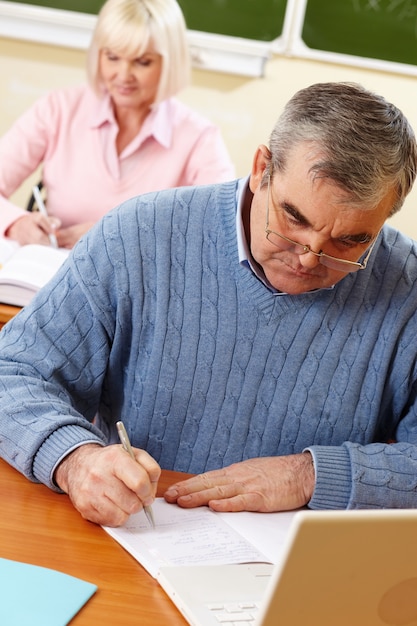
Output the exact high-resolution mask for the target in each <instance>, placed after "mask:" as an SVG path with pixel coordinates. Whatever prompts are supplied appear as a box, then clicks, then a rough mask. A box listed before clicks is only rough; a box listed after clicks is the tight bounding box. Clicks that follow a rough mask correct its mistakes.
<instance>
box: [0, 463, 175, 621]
mask: <svg viewBox="0 0 417 626" xmlns="http://www.w3.org/2000/svg"><path fill="white" fill-rule="evenodd" d="M180 477H181V478H183V477H184V475H183V474H178V473H175V472H163V474H162V478H161V481H160V487H159V490H160V492H159V495H161V494H162V492H163V491H164V489H165V488H166V487H167V486H168V485H169V484H172V483H173V482H175V481H176V480H178V479H179V478H180ZM0 497H1V508H2V511H1V516H0V557H3V558H6V559H12V560H15V561H22V562H25V563H32V564H33V565H40V566H43V567H50V568H52V569H56V570H59V571H62V572H65V573H67V574H71V575H72V576H77V577H78V578H82V579H84V580H87V581H89V582H92V583H95V584H96V585H97V586H98V589H97V592H96V593H95V594H94V596H93V597H92V598H91V599H90V600H89V601H88V602H87V604H86V605H85V606H84V607H83V608H82V609H81V611H80V612H79V613H78V614H77V615H76V616H75V617H74V619H73V620H72V621H71V626H92V624H100V626H115V624H117V626H129V625H133V624H134V625H135V626H137V625H138V624H140V625H141V626H167V624H169V625H170V626H184V624H186V622H185V620H184V618H183V617H182V616H181V614H180V613H179V612H178V611H177V609H176V608H175V607H174V605H173V604H172V603H171V601H170V600H169V599H168V597H167V596H166V595H165V593H164V592H163V591H162V589H161V587H160V586H159V584H158V583H157V582H156V580H154V579H153V578H152V577H151V576H149V574H148V573H147V572H146V571H145V570H144V569H143V568H142V567H141V565H139V563H138V562H137V561H136V560H135V559H134V558H133V557H132V556H131V555H130V554H128V553H127V552H126V551H125V550H124V549H123V548H122V547H121V546H120V545H119V544H118V543H117V542H116V541H115V540H114V539H112V538H111V537H110V535H108V534H107V533H106V532H105V531H104V530H103V529H102V528H101V527H100V526H97V525H95V524H92V523H91V522H87V521H85V520H84V519H83V518H82V517H81V516H80V514H79V513H78V512H77V511H76V510H75V509H74V508H73V506H72V504H71V502H70V500H69V498H68V496H66V495H62V494H57V493H54V492H52V491H50V490H49V489H48V488H47V487H45V486H44V485H38V484H34V483H31V482H30V481H28V480H27V479H26V478H25V477H23V476H22V475H21V474H19V473H18V472H17V471H16V470H14V469H13V468H12V467H10V466H9V465H7V463H5V462H4V461H3V460H1V459H0Z"/></svg>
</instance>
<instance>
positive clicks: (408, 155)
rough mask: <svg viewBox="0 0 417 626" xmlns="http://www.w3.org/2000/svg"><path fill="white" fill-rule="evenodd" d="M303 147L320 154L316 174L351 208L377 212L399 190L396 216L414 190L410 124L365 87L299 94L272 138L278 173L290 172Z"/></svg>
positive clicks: (321, 86) (337, 86) (323, 86)
mask: <svg viewBox="0 0 417 626" xmlns="http://www.w3.org/2000/svg"><path fill="white" fill-rule="evenodd" d="M301 142H304V143H306V142H309V143H311V144H312V148H313V149H314V150H315V151H316V152H317V155H318V158H317V160H316V162H315V163H314V165H313V167H312V168H311V171H312V174H313V175H314V176H315V177H317V176H319V177H327V178H330V179H331V180H333V181H334V182H335V183H336V184H337V185H338V186H339V187H341V188H342V189H344V190H345V191H347V192H348V194H349V198H350V199H349V201H348V202H349V203H352V204H357V205H358V206H361V208H373V207H375V206H376V205H377V204H378V203H379V202H380V201H381V199H382V197H383V196H384V195H385V194H386V193H387V192H388V191H390V190H392V189H394V190H395V191H396V201H395V202H394V204H393V207H392V210H391V213H390V214H391V215H393V214H394V213H395V212H396V211H398V210H399V209H400V208H401V206H402V205H403V202H404V200H405V198H406V196H407V194H408V193H409V192H410V191H411V188H412V186H413V183H414V179H415V176H416V171H417V146H416V139H415V135H414V132H413V130H412V128H411V126H410V123H409V122H408V120H407V119H406V117H405V116H404V114H403V113H402V112H401V111H400V110H399V109H397V108H396V107H395V106H394V105H393V104H391V103H390V102H387V101H386V100H385V99H384V98H383V97H382V96H379V95H376V94H374V93H371V92H370V91H367V90H366V89H365V88H363V87H362V86H360V85H357V84H354V83H318V84H315V85H311V86H310V87H307V88H305V89H301V90H300V91H298V92H297V93H296V94H295V95H294V96H293V97H292V98H291V100H289V102H288V103H287V105H286V106H285V108H284V111H283V113H282V115H281V116H280V117H279V119H278V121H277V123H276V125H275V127H274V129H273V131H272V133H271V137H270V143H269V149H270V151H271V163H270V166H271V168H272V170H274V169H275V170H280V171H283V170H285V168H286V164H287V157H288V155H289V153H290V151H291V148H293V147H294V146H295V145H297V144H299V143H301Z"/></svg>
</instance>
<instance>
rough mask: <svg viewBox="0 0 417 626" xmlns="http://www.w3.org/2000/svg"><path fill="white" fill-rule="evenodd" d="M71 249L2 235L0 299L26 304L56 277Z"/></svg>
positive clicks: (0, 247)
mask: <svg viewBox="0 0 417 626" xmlns="http://www.w3.org/2000/svg"><path fill="white" fill-rule="evenodd" d="M68 255H69V250H66V249H63V248H59V249H57V248H53V247H52V246H42V245H40V244H28V245H26V246H18V245H17V244H16V242H12V241H8V240H7V239H4V238H0V302H3V303H4V304H11V305H14V306H26V305H27V304H29V302H30V301H31V299H32V298H33V296H34V295H35V293H36V292H38V291H39V289H41V288H42V287H43V286H44V285H46V283H47V282H48V281H49V280H50V279H51V278H52V277H53V275H54V274H55V273H56V272H57V271H58V269H59V268H60V267H61V265H62V264H63V262H64V261H65V259H66V258H67V257H68Z"/></svg>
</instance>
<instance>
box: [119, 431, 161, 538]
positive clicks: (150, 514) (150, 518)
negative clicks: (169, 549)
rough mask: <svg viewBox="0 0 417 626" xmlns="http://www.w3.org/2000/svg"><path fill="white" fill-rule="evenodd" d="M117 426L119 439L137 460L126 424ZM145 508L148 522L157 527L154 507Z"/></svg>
mask: <svg viewBox="0 0 417 626" xmlns="http://www.w3.org/2000/svg"><path fill="white" fill-rule="evenodd" d="M116 426H117V432H118V433H119V439H120V442H121V444H122V446H123V448H124V449H125V450H126V452H127V453H128V454H130V456H131V457H132V459H133V460H134V461H136V459H135V455H134V454H133V450H132V446H131V445H130V441H129V437H128V434H127V432H126V428H125V425H124V424H123V422H117V423H116ZM143 510H144V511H145V515H146V517H147V519H148V522H149V523H150V525H151V526H152V528H155V520H154V516H153V511H152V507H150V506H144V507H143Z"/></svg>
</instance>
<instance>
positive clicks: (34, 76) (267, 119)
mask: <svg viewBox="0 0 417 626" xmlns="http://www.w3.org/2000/svg"><path fill="white" fill-rule="evenodd" d="M84 56H85V55H84V53H83V52H80V51H76V50H67V49H65V48H56V47H52V46H47V45H39V44H32V43H28V42H21V41H15V40H7V39H2V38H0V94H1V97H0V135H1V134H2V133H3V132H4V131H5V130H6V129H7V128H8V127H9V125H10V124H11V123H12V122H13V120H14V119H15V118H16V117H17V116H18V115H19V114H20V113H22V112H23V111H24V110H25V109H26V108H27V107H28V106H29V105H30V104H31V103H32V102H33V101H34V100H35V98H37V97H38V96H39V95H41V94H42V93H44V92H45V91H47V90H49V89H52V88H55V87H60V86H64V85H69V84H76V83H79V82H82V81H84V78H85V73H84ZM333 80H335V81H339V80H347V81H356V82H360V83H362V84H363V85H364V86H366V87H368V88H370V89H372V90H374V91H377V92H378V93H381V94H382V95H384V96H385V97H386V98H388V99H389V100H392V101H393V102H394V103H395V104H396V105H397V106H399V107H400V108H401V109H402V110H403V111H404V113H405V114H406V115H407V116H408V118H409V119H410V121H411V123H412V125H413V126H414V128H415V129H416V131H417V105H416V104H415V103H416V102H417V78H415V77H409V76H404V75H397V74H390V73H383V72H377V71H371V70H366V69H362V68H355V67H350V66H342V65H336V64H335V65H333V64H330V63H321V62H316V61H308V60H301V59H294V58H283V57H278V56H277V57H274V58H272V59H271V60H269V61H268V62H267V64H266V71H265V76H264V77H263V78H256V79H250V78H241V77H238V76H232V75H225V74H217V73H213V72H208V71H203V70H195V71H194V72H193V81H192V86H191V87H189V88H188V89H187V90H185V91H184V92H183V93H182V94H181V99H182V100H183V101H184V102H186V103H188V104H189V105H190V106H192V107H194V108H195V109H197V110H199V111H201V112H202V113H203V114H205V115H206V116H207V117H209V118H211V119H212V120H213V121H214V122H216V123H217V124H218V125H219V126H220V127H221V129H222V131H223V136H224V138H225V141H226V143H227V145H228V148H229V151H230V153H231V155H232V158H233V160H234V162H235V165H236V170H237V174H238V175H239V176H243V175H245V174H247V173H248V172H249V169H250V167H251V162H252V155H253V153H254V151H255V149H256V147H257V145H258V144H259V143H267V141H268V136H269V132H270V130H271V128H272V126H273V124H274V122H275V119H276V118H277V116H278V115H279V113H280V111H281V109H282V107H283V105H284V104H285V102H286V101H287V100H288V99H289V98H290V97H291V96H292V94H293V93H294V92H295V91H297V90H298V89H300V88H302V87H304V86H306V85H309V84H311V83H314V82H321V81H333ZM33 178H35V177H33ZM31 182H32V180H31V181H29V183H27V184H26V185H25V186H24V187H23V188H22V189H21V190H20V191H19V192H18V193H17V194H16V195H15V200H16V201H17V202H19V203H20V204H21V205H22V204H23V203H24V202H25V201H26V198H27V196H28V190H29V188H30V187H29V185H30V184H31ZM416 214H417V186H416V188H415V189H414V190H413V191H412V193H411V194H410V196H409V197H408V199H407V200H406V203H405V205H404V208H403V209H402V210H401V212H400V213H399V214H398V215H396V216H395V217H394V218H393V219H392V223H393V224H395V225H396V226H397V227H398V228H400V229H401V230H403V231H404V232H406V233H408V234H409V235H411V236H412V237H414V238H415V239H417V218H416Z"/></svg>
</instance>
